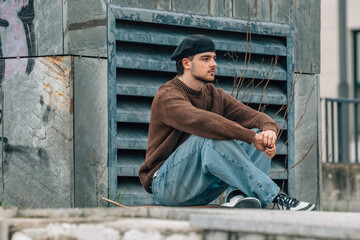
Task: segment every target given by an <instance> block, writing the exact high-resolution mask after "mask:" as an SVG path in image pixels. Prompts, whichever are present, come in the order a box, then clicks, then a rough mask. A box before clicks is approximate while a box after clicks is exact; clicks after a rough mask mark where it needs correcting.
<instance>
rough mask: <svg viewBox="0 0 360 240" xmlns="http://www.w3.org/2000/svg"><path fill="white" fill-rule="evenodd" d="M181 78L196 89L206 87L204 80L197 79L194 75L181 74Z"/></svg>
mask: <svg viewBox="0 0 360 240" xmlns="http://www.w3.org/2000/svg"><path fill="white" fill-rule="evenodd" d="M179 79H180V80H181V81H182V82H183V83H185V85H186V86H188V87H190V88H192V89H194V90H197V91H199V90H202V89H203V87H204V82H203V81H200V80H197V79H195V78H194V77H193V76H191V75H190V76H189V75H187V74H183V75H180V76H179Z"/></svg>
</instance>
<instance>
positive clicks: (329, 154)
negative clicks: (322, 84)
mask: <svg viewBox="0 0 360 240" xmlns="http://www.w3.org/2000/svg"><path fill="white" fill-rule="evenodd" d="M321 104H322V105H321V106H323V105H324V108H323V111H324V112H323V116H324V115H325V116H324V118H323V120H325V124H324V126H323V135H322V137H323V141H324V142H323V144H324V145H325V146H324V145H323V146H324V147H325V149H324V150H325V152H326V156H325V162H331V163H359V162H360V161H359V122H358V119H359V105H360V99H347V98H321ZM323 160H324V159H323Z"/></svg>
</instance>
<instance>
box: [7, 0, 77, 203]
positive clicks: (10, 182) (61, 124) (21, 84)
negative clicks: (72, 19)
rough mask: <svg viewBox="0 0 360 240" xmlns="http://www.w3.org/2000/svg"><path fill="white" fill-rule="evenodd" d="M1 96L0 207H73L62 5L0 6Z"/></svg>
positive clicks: (38, 0) (37, 1)
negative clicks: (2, 104)
mask: <svg viewBox="0 0 360 240" xmlns="http://www.w3.org/2000/svg"><path fill="white" fill-rule="evenodd" d="M0 18H1V19H0V57H2V59H1V60H0V84H1V90H2V91H3V92H4V107H3V108H2V112H3V122H2V124H3V126H2V127H3V128H4V132H3V136H4V138H3V139H2V144H3V146H4V147H3V151H2V152H3V153H4V154H3V156H2V160H3V161H2V164H1V168H2V169H1V173H2V174H1V184H0V185H1V190H2V191H1V200H0V202H1V203H2V204H5V205H16V206H19V207H72V206H73V205H74V200H73V197H74V196H73V187H74V180H73V169H74V166H73V165H74V159H73V153H74V152H73V57H71V56H66V57H65V56H64V57H45V56H46V55H50V56H55V55H59V54H63V53H64V52H63V47H64V46H63V1H62V0H56V1H52V2H51V7H49V2H48V1H44V0H21V1H11V0H6V1H1V3H0Z"/></svg>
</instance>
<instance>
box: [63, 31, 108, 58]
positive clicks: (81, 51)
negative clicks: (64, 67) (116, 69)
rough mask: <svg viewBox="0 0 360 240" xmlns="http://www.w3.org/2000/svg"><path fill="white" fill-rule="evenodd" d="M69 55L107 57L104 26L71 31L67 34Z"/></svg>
mask: <svg viewBox="0 0 360 240" xmlns="http://www.w3.org/2000/svg"><path fill="white" fill-rule="evenodd" d="M67 36H68V38H69V40H67V51H68V53H69V54H75V55H86V56H95V57H98V56H100V57H106V56H107V43H106V26H105V25H103V26H97V27H90V28H84V29H78V30H72V31H69V32H68V33H67Z"/></svg>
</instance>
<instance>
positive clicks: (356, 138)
mask: <svg viewBox="0 0 360 240" xmlns="http://www.w3.org/2000/svg"><path fill="white" fill-rule="evenodd" d="M354 114H355V134H354V136H355V137H354V138H355V162H356V163H359V158H358V103H354Z"/></svg>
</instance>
